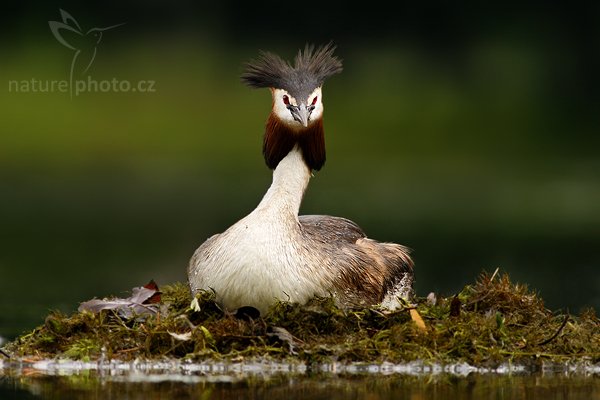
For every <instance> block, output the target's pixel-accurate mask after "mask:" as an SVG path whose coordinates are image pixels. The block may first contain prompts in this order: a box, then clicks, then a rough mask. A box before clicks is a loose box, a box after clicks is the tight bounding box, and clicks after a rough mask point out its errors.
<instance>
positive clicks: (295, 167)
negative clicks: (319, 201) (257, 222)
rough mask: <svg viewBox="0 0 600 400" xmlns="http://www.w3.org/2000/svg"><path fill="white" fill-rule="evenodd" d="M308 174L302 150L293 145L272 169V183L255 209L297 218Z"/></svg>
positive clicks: (309, 173)
mask: <svg viewBox="0 0 600 400" xmlns="http://www.w3.org/2000/svg"><path fill="white" fill-rule="evenodd" d="M310 176H311V171H310V169H309V168H308V166H307V165H306V163H305V162H304V158H303V157H302V151H301V150H300V149H298V146H295V147H294V148H293V149H292V150H291V151H290V152H289V153H288V155H287V156H285V157H284V158H283V159H282V160H281V161H280V162H279V164H278V165H277V168H275V170H274V171H273V183H272V184H271V187H269V190H268V191H267V193H266V194H265V195H264V197H263V199H262V200H261V202H260V204H259V205H258V206H257V207H256V210H255V211H272V212H274V213H276V214H278V215H279V216H286V217H289V216H290V214H291V215H293V216H295V217H296V218H297V217H298V212H299V211H300V203H301V202H302V196H303V195H304V192H305V190H306V187H307V186H308V182H309V180H310Z"/></svg>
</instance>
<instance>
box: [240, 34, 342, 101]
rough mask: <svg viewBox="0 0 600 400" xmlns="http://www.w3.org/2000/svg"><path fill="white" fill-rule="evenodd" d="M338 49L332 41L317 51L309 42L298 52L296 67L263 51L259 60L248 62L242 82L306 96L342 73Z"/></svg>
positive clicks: (293, 94) (296, 96) (297, 96)
mask: <svg viewBox="0 0 600 400" xmlns="http://www.w3.org/2000/svg"><path fill="white" fill-rule="evenodd" d="M334 51H335V46H334V45H333V43H331V42H330V43H328V44H326V45H323V46H320V47H319V48H318V49H316V50H315V48H314V46H312V45H308V44H307V45H306V47H304V51H302V50H299V51H298V54H297V55H296V58H295V59H294V65H293V66H292V65H291V64H290V63H289V62H287V61H285V60H283V59H282V58H281V57H279V56H278V55H276V54H273V53H269V52H265V51H261V53H260V57H259V58H258V59H256V60H252V61H250V62H248V63H247V64H246V71H245V72H244V73H243V74H242V82H244V83H245V84H246V85H248V86H250V87H253V88H275V89H283V90H286V91H287V92H289V93H290V94H291V95H292V96H294V97H295V98H297V99H298V98H300V99H306V98H307V97H308V96H309V95H310V94H311V92H312V91H313V90H314V89H316V88H318V87H320V86H321V85H323V82H325V80H326V79H327V78H329V77H330V76H332V75H335V74H337V73H340V72H342V62H341V61H340V60H339V59H338V58H337V57H335V56H334V55H333V52H334Z"/></svg>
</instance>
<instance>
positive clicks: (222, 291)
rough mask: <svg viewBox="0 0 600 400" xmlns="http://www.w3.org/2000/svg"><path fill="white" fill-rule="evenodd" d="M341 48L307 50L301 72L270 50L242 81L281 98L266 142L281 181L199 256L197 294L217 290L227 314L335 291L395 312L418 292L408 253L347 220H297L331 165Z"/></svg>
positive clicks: (342, 300) (344, 301)
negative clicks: (326, 101)
mask: <svg viewBox="0 0 600 400" xmlns="http://www.w3.org/2000/svg"><path fill="white" fill-rule="evenodd" d="M334 49H335V48H334V47H333V46H332V45H331V44H328V45H325V46H322V47H320V48H319V49H317V50H316V51H314V49H313V48H312V47H311V46H306V48H305V49H304V51H299V52H298V55H297V56H296V58H295V63H294V65H293V66H292V65H291V64H289V63H287V62H286V61H284V60H282V59H281V58H280V57H278V56H276V55H274V54H271V53H266V52H264V53H261V57H260V58H259V59H258V60H256V61H252V62H250V63H248V64H247V69H246V72H245V73H244V74H243V75H242V80H243V81H244V82H245V83H246V84H248V85H249V86H251V87H254V88H263V87H266V88H270V89H271V94H272V96H273V108H272V111H271V114H270V115H269V118H268V121H267V124H266V130H265V135H264V142H263V155H264V158H265V161H266V163H267V165H268V166H269V168H271V169H273V170H274V171H273V183H272V184H271V187H270V188H269V190H268V191H267V193H266V194H265V195H264V197H263V199H262V201H261V202H260V204H259V205H258V206H257V207H256V209H254V210H253V211H252V212H251V213H250V214H249V215H247V216H246V217H244V218H242V219H241V220H240V221H238V222H237V223H235V224H234V225H233V226H231V227H230V228H229V229H227V230H226V231H225V232H223V233H221V234H217V235H214V236H212V237H210V238H209V239H208V240H206V242H204V243H203V244H202V245H201V246H200V247H199V248H198V249H197V250H196V252H195V253H194V255H193V257H192V259H191V260H190V264H189V268H188V279H189V284H190V289H191V291H192V293H193V294H196V293H197V292H198V291H200V290H202V289H205V290H211V289H212V290H214V291H215V294H216V299H217V301H218V302H219V303H220V304H221V305H223V306H224V307H225V308H226V309H228V310H231V311H234V310H236V309H238V308H240V307H242V306H251V307H254V308H256V309H258V310H259V311H260V312H261V313H263V314H264V313H265V312H266V311H267V310H268V308H269V306H270V305H272V304H273V303H274V302H276V301H277V300H284V301H290V302H297V303H305V302H307V301H308V300H309V299H311V298H312V297H314V296H328V295H333V296H334V297H335V298H336V301H337V302H338V303H339V304H340V305H342V306H359V305H363V306H365V305H375V304H381V306H383V307H385V308H388V309H395V308H397V307H398V306H399V305H400V301H401V300H400V299H401V298H402V299H407V298H410V297H411V296H412V294H413V289H412V283H413V263H412V260H411V259H410V256H409V251H408V249H407V248H406V247H404V246H401V245H398V244H393V243H380V242H377V241H375V240H372V239H368V238H367V237H366V235H365V234H364V232H363V231H362V230H361V229H360V228H359V227H358V225H356V224H355V223H354V222H352V221H349V220H347V219H345V218H339V217H331V216H322V215H303V216H298V211H299V209H300V203H301V202H302V197H303V195H304V192H305V190H306V187H307V186H308V182H309V180H310V178H311V173H312V170H319V169H320V168H321V167H322V166H323V164H324V162H325V140H324V132H323V96H322V89H321V88H322V85H323V82H324V81H325V79H327V78H328V77H330V76H331V75H334V74H336V73H339V72H341V70H342V64H341V62H340V60H338V59H337V58H336V57H334V56H333V51H334Z"/></svg>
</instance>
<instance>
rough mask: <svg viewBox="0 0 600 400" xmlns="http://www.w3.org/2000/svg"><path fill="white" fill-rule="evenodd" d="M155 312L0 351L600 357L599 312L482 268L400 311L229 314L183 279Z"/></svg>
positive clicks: (71, 327) (444, 358)
mask: <svg viewBox="0 0 600 400" xmlns="http://www.w3.org/2000/svg"><path fill="white" fill-rule="evenodd" d="M155 307H156V311H155V312H153V313H148V314H144V315H137V314H134V315H133V316H131V315H124V314H123V313H122V312H119V311H117V310H102V311H99V312H97V313H92V312H88V311H83V312H76V313H74V314H72V315H64V314H61V313H59V312H52V313H51V314H50V315H48V317H47V318H46V320H45V323H44V324H43V325H42V326H39V327H37V328H35V329H34V330H33V331H31V332H29V333H26V334H24V335H22V336H21V337H19V338H17V339H16V340H15V341H14V342H12V343H9V344H8V345H6V346H5V347H4V348H3V349H2V353H3V354H4V355H5V356H7V357H11V358H12V357H14V358H37V357H39V358H57V357H58V358H71V359H81V360H97V359H119V360H132V359H150V360H152V359H161V358H164V357H171V358H180V359H181V358H185V359H190V360H195V361H198V360H205V359H212V360H232V361H239V360H243V359H244V358H250V357H263V358H271V359H288V360H296V361H299V362H305V363H309V364H310V363H319V362H331V361H338V362H340V361H341V362H344V361H348V362H357V361H358V362H384V361H387V362H407V361H413V360H422V361H425V362H427V361H431V362H442V363H445V362H467V363H470V364H472V365H481V366H487V365H489V366H493V365H498V364H500V363H504V362H507V361H508V362H518V363H524V364H535V363H541V362H543V361H548V362H564V361H578V362H579V361H586V362H591V363H598V362H600V320H599V319H598V317H597V316H596V314H595V312H594V310H591V309H590V310H587V311H584V312H582V313H581V314H580V315H578V316H575V315H570V314H568V313H554V312H551V311H549V310H547V309H546V308H545V307H544V304H543V301H542V299H541V298H540V297H539V296H538V295H537V294H536V293H534V292H532V291H530V290H529V289H528V288H527V286H525V285H520V284H514V283H512V282H511V281H510V279H509V277H508V275H506V274H501V275H499V274H493V275H490V274H487V273H483V274H482V275H481V276H480V277H479V278H478V279H477V281H476V282H475V283H474V284H472V285H467V286H465V287H464V289H463V290H462V291H461V292H460V293H458V294H456V295H454V296H450V297H448V298H437V299H436V298H435V296H433V295H430V296H428V298H418V299H415V303H414V304H407V305H406V307H405V308H404V309H402V310H399V311H395V312H393V313H386V312H385V311H384V310H381V309H377V308H358V309H342V308H339V307H337V306H336V304H335V301H334V300H333V299H332V298H315V299H313V300H312V301H310V302H309V303H308V304H305V305H298V304H291V303H286V302H279V303H277V304H275V305H274V306H273V307H272V308H271V310H270V311H269V312H268V313H267V314H266V315H265V316H264V317H256V316H255V317H254V318H253V316H252V315H251V313H248V314H242V315H241V316H240V315H232V314H229V313H227V312H224V311H223V310H222V309H221V308H220V307H219V306H218V304H217V303H215V301H214V294H213V293H211V292H203V293H201V294H200V295H199V296H197V297H196V298H195V299H192V298H191V297H190V293H189V290H188V288H187V286H186V285H184V284H181V283H178V284H174V285H171V286H165V287H163V288H161V296H160V300H159V303H157V304H156V305H155Z"/></svg>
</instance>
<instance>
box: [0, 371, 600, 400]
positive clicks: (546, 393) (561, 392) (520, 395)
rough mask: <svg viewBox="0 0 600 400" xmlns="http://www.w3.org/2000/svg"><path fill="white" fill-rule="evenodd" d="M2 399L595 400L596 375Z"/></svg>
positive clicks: (65, 382)
mask: <svg viewBox="0 0 600 400" xmlns="http://www.w3.org/2000/svg"><path fill="white" fill-rule="evenodd" d="M0 398H2V399H40V398H42V399H144V400H147V399H157V398H165V399H180V398H181V399H184V398H200V399H242V398H248V399H259V398H268V399H271V400H275V399H286V400H292V399H364V398H368V399H372V400H377V399H381V400H383V399H404V398H407V399H545V400H552V399H582V400H592V399H598V398H600V377H598V376H591V377H582V376H575V377H573V376H571V377H569V376H552V375H551V376H542V375H525V376H497V375H477V374H473V375H469V376H466V377H456V376H445V375H441V376H419V377H413V376H382V377H373V376H319V375H315V376H310V377H301V378H299V377H289V376H275V377H271V378H269V379H262V378H256V379H253V380H244V381H239V382H211V381H210V380H208V379H207V380H206V381H205V382H200V383H184V382H178V381H171V380H165V381H158V382H119V381H113V380H108V379H102V378H98V377H96V376H94V375H93V374H82V375H73V376H35V375H33V376H21V377H4V378H1V380H0Z"/></svg>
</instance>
